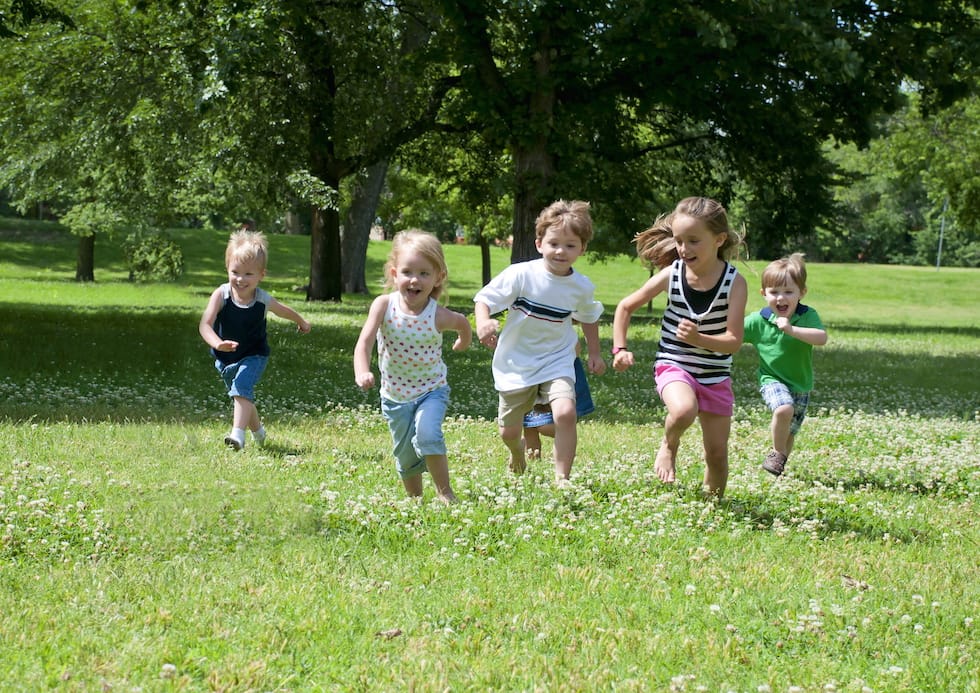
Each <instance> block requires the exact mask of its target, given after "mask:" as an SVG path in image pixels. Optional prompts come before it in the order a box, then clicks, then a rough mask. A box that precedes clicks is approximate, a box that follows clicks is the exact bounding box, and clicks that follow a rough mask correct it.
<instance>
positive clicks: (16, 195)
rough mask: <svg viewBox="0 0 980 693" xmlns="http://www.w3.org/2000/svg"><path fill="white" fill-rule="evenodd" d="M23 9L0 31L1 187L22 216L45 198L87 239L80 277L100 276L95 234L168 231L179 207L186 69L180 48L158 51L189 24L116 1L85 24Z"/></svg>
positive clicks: (58, 11) (34, 7)
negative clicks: (160, 38) (160, 42)
mask: <svg viewBox="0 0 980 693" xmlns="http://www.w3.org/2000/svg"><path fill="white" fill-rule="evenodd" d="M20 8H21V10H22V11H21V14H19V15H13V21H12V22H11V23H10V24H8V25H5V27H4V28H5V31H3V32H0V34H2V35H3V38H0V40H2V41H3V49H4V50H3V51H0V75H2V77H0V141H2V142H3V147H2V150H0V151H2V160H0V161H2V165H0V185H3V186H4V187H6V188H7V189H8V190H9V191H11V195H12V199H13V201H14V202H15V203H16V205H17V206H18V207H19V208H20V209H21V210H22V211H23V210H24V209H25V207H27V206H28V205H31V204H33V203H36V202H38V201H44V202H45V204H46V205H47V206H48V207H49V208H50V209H51V210H52V211H53V212H54V213H56V214H58V215H59V216H60V217H61V220H62V222H63V223H64V224H66V225H67V226H68V227H69V228H70V229H71V230H72V231H73V232H74V233H75V234H77V235H78V236H79V237H80V244H79V259H78V265H77V269H76V278H77V279H79V280H84V281H88V280H92V279H94V276H95V275H94V252H95V236H96V233H109V234H112V233H116V232H118V231H119V230H120V229H122V228H124V227H126V228H129V229H132V228H134V227H135V228H137V229H139V228H145V227H148V226H153V225H162V224H165V223H167V222H169V221H172V220H173V219H174V217H175V210H176V209H177V208H178V207H179V205H178V204H177V200H176V197H175V195H174V192H175V191H174V186H173V183H172V181H171V175H173V174H175V172H177V171H179V170H180V152H182V151H184V149H183V147H182V146H181V142H179V141H178V140H179V139H181V138H191V137H193V134H194V128H193V127H191V125H190V123H189V121H187V120H185V119H184V117H185V116H186V115H187V114H188V111H189V109H188V104H187V102H186V100H185V99H186V95H187V90H186V89H184V88H182V83H183V82H185V81H186V75H187V73H188V66H187V65H186V63H184V62H183V61H182V59H183V57H184V55H185V54H184V53H182V52H181V51H180V50H179V47H175V46H170V49H171V50H170V51H163V52H161V51H157V50H154V48H155V46H156V45H157V39H156V36H157V33H158V32H159V33H160V34H163V35H168V34H172V35H175V36H179V35H181V33H182V29H183V28H185V27H183V26H182V25H180V24H179V20H175V19H174V18H172V17H169V16H166V15H151V14H148V13H131V12H128V11H125V9H124V8H121V7H117V6H114V5H112V4H109V3H104V4H93V5H91V6H86V7H85V8H84V9H85V11H84V12H79V13H78V16H77V17H76V16H69V15H70V14H74V13H72V12H71V11H70V8H68V7H63V8H53V7H52V6H50V5H45V4H42V3H32V2H27V3H24V4H22V5H20ZM5 16H12V15H5ZM107 65H111V66H112V69H111V70H107V69H105V66H107ZM148 92H152V98H147V96H146V95H147V93H148Z"/></svg>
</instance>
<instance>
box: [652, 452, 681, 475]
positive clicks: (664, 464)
mask: <svg viewBox="0 0 980 693" xmlns="http://www.w3.org/2000/svg"><path fill="white" fill-rule="evenodd" d="M653 469H654V471H656V472H657V476H658V477H659V478H660V480H661V481H662V482H664V483H665V484H672V483H674V481H675V480H676V477H675V471H674V453H672V452H671V451H670V448H668V447H667V446H666V445H661V446H660V450H659V451H658V452H657V459H656V461H655V462H654V463H653Z"/></svg>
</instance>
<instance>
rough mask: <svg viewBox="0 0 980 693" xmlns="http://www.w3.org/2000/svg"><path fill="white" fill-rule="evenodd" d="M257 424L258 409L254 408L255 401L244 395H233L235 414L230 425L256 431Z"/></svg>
mask: <svg viewBox="0 0 980 693" xmlns="http://www.w3.org/2000/svg"><path fill="white" fill-rule="evenodd" d="M259 425H260V423H259V410H258V409H256V408H255V403H254V402H252V400H249V399H245V398H244V397H235V414H234V419H233V423H232V426H234V427H235V428H240V429H242V430H245V429H246V428H247V429H249V430H251V431H257V430H258V429H259Z"/></svg>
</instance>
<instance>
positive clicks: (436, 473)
mask: <svg viewBox="0 0 980 693" xmlns="http://www.w3.org/2000/svg"><path fill="white" fill-rule="evenodd" d="M425 467H426V469H428V470H429V475H430V476H431V477H432V483H433V484H435V486H436V495H437V496H438V498H439V500H440V501H442V502H443V503H445V504H446V505H449V504H450V503H455V502H456V501H457V498H456V494H455V493H453V487H452V486H451V485H450V483H449V460H448V459H447V458H446V456H445V455H426V456H425Z"/></svg>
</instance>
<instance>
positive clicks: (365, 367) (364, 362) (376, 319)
mask: <svg viewBox="0 0 980 693" xmlns="http://www.w3.org/2000/svg"><path fill="white" fill-rule="evenodd" d="M387 310H388V294H382V295H381V296H378V297H377V298H376V299H374V301H373V302H372V303H371V309H370V310H369V311H368V316H367V320H365V321H364V326H363V327H362V328H361V334H360V335H359V336H358V338H357V344H355V345H354V382H356V383H357V386H358V387H359V388H361V389H362V390H370V389H371V388H372V387H374V373H373V372H372V371H371V352H372V351H373V350H374V342H375V340H376V339H377V338H378V328H379V327H381V321H382V320H384V317H385V311H387Z"/></svg>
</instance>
